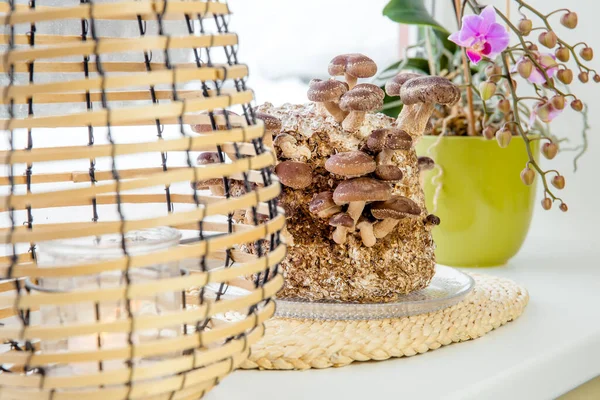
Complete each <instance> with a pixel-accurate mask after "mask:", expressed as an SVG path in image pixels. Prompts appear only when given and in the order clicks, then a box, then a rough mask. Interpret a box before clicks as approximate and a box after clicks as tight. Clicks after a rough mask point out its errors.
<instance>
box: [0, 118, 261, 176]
mask: <svg viewBox="0 0 600 400" xmlns="http://www.w3.org/2000/svg"><path fill="white" fill-rule="evenodd" d="M202 117H203V118H202V121H208V120H209V119H208V116H202ZM264 131H265V128H264V125H263V123H262V121H256V125H252V126H249V127H243V128H232V129H230V130H227V131H217V132H214V133H211V134H208V135H201V136H193V137H192V136H189V137H183V138H179V139H171V140H156V141H153V142H147V143H124V144H115V145H110V144H106V145H94V146H69V147H47V148H34V149H31V150H14V151H12V152H10V151H0V163H2V164H6V165H11V164H12V165H14V164H22V163H28V164H31V163H35V162H45V161H67V160H79V159H95V158H100V157H111V156H113V155H114V156H115V157H118V156H127V155H133V154H142V153H153V152H173V151H187V150H188V149H189V150H192V151H207V150H208V151H210V150H212V149H213V148H214V147H215V146H217V145H225V144H226V143H230V142H238V143H239V142H248V141H250V140H252V139H257V138H259V137H262V135H263V134H264Z"/></svg>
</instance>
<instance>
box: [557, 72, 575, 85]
mask: <svg viewBox="0 0 600 400" xmlns="http://www.w3.org/2000/svg"><path fill="white" fill-rule="evenodd" d="M556 77H557V78H558V80H559V81H561V82H562V83H564V84H565V85H568V84H570V83H571V82H573V71H571V70H570V69H568V68H567V69H561V70H559V71H558V72H557V73H556Z"/></svg>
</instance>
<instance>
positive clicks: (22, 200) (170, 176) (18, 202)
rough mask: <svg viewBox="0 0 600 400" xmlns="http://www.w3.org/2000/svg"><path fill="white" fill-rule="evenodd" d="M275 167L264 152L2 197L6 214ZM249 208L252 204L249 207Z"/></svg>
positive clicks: (273, 162)
mask: <svg viewBox="0 0 600 400" xmlns="http://www.w3.org/2000/svg"><path fill="white" fill-rule="evenodd" d="M274 164H275V160H274V158H273V155H272V154H271V153H263V154H261V155H258V156H253V157H248V158H241V159H239V160H236V161H232V162H231V164H213V165H208V166H201V167H195V168H187V169H180V170H173V171H165V172H160V173H157V174H151V175H146V176H144V177H140V178H138V179H131V180H126V181H123V182H120V183H119V184H117V182H114V181H113V182H110V183H107V184H102V185H95V186H92V187H86V188H77V189H67V190H59V191H54V192H45V193H27V194H22V195H9V196H1V197H0V204H3V208H2V210H3V211H6V210H9V209H11V208H17V207H24V206H31V207H35V208H40V207H45V206H48V205H53V204H59V202H60V200H61V199H62V198H68V197H71V196H77V197H81V198H88V199H90V200H91V199H93V198H94V197H97V196H98V195H100V194H106V193H115V192H116V191H117V189H119V190H120V191H121V192H126V191H129V190H137V189H144V188H149V187H154V186H162V185H169V184H172V183H175V182H191V181H193V180H194V179H198V180H206V179H212V178H217V177H222V176H231V175H233V174H235V173H242V172H244V171H248V170H259V169H261V168H265V167H268V166H271V165H274ZM248 205H249V204H248Z"/></svg>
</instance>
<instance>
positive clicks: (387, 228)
mask: <svg viewBox="0 0 600 400" xmlns="http://www.w3.org/2000/svg"><path fill="white" fill-rule="evenodd" d="M398 222H400V221H399V220H397V219H393V218H386V219H384V220H382V221H380V222H378V223H376V224H375V226H374V227H373V235H375V237H376V238H377V239H381V238H384V237H386V236H387V235H388V234H389V233H390V232H391V231H392V229H394V228H395V227H396V225H398Z"/></svg>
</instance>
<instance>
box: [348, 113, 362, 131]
mask: <svg viewBox="0 0 600 400" xmlns="http://www.w3.org/2000/svg"><path fill="white" fill-rule="evenodd" d="M364 120H365V112H364V111H351V112H350V114H348V116H347V117H346V118H345V119H344V121H343V122H342V128H344V130H346V131H349V132H355V131H357V130H358V128H360V126H361V125H362V123H363V121H364Z"/></svg>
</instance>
